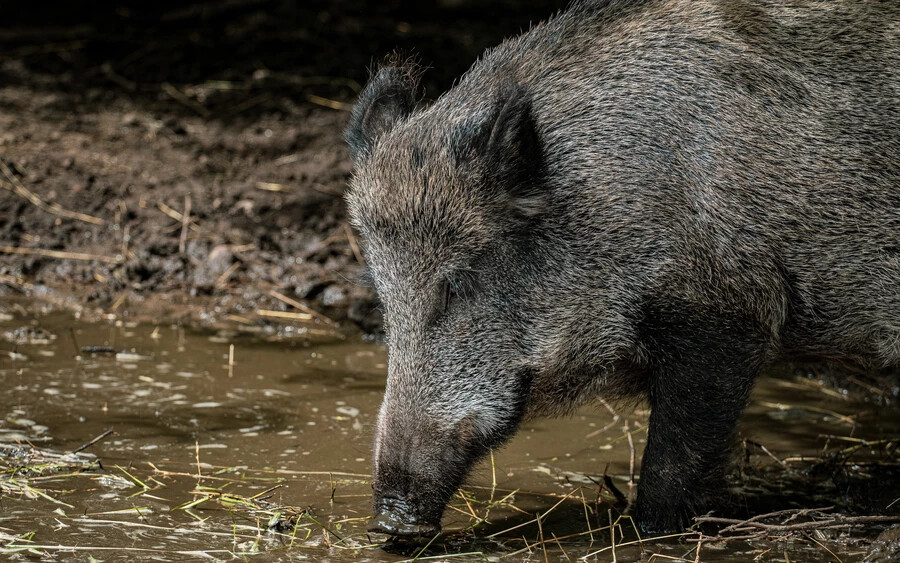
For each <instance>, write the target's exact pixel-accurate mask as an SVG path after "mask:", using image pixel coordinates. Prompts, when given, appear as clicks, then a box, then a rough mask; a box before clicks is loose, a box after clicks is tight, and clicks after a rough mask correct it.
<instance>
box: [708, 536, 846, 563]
mask: <svg viewBox="0 0 900 563" xmlns="http://www.w3.org/2000/svg"><path fill="white" fill-rule="evenodd" d="M803 535H804V536H806V538H807V539H810V540H812V541H813V542H815V543H816V544H818V546H819V547H821V548H822V549H824V550H825V551H827V552H828V553H830V554H831V556H832V557H834V559H835V561H837V562H838V563H844V562H843V560H841V558H840V557H838V556H837V555H835V554H834V552H833V551H831V550H830V549H828V548H827V547H825V544H823V543H822V542H820V541H819V540H817V539H816V538H814V537H812V536H811V535H809V534H803ZM697 545H698V547H699V545H700V544H697Z"/></svg>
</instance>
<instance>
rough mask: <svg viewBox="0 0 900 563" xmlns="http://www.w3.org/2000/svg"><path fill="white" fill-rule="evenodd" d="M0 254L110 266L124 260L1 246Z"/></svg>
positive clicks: (77, 253)
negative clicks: (80, 261) (103, 263)
mask: <svg viewBox="0 0 900 563" xmlns="http://www.w3.org/2000/svg"><path fill="white" fill-rule="evenodd" d="M0 252H2V253H5V254H29V255H35V256H45V257H47V258H59V259H61V260H87V261H89V262H91V261H96V262H106V263H108V264H120V263H121V262H122V259H121V258H120V257H115V256H103V255H100V254H87V253H84V252H64V251H62V250H47V249H44V248H20V247H16V246H0Z"/></svg>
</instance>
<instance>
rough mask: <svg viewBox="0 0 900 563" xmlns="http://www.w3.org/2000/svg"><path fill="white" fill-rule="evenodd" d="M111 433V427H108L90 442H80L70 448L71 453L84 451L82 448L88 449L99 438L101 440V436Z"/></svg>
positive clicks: (104, 436)
mask: <svg viewBox="0 0 900 563" xmlns="http://www.w3.org/2000/svg"><path fill="white" fill-rule="evenodd" d="M112 433H113V430H112V428H110V429H109V430H107V431H106V432H104V433H103V434H100V435H99V436H97V437H96V438H94V439H93V440H91V441H90V442H87V443H85V444H82V445H81V446H79V447H78V448H76V449H74V450H72V453H73V454H77V453H78V452H81V451H84V450H86V449H88V448H89V447H91V446H93V445H94V444H96V443H97V442H99V441H100V440H102V439H103V438H106V437H107V436H109V435H110V434H112Z"/></svg>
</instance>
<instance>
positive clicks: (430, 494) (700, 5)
mask: <svg viewBox="0 0 900 563" xmlns="http://www.w3.org/2000/svg"><path fill="white" fill-rule="evenodd" d="M898 34H900V4H898V3H896V2H834V3H831V2H814V1H810V2H789V3H783V2H774V1H742V0H721V1H713V0H699V1H698V0H644V1H624V0H620V1H616V0H608V1H593V2H592V1H576V2H575V3H574V4H573V5H572V6H571V7H570V8H569V9H568V10H567V11H565V12H563V13H561V14H559V15H557V16H556V17H554V18H552V19H551V20H549V21H547V22H545V23H542V24H539V25H536V26H535V27H533V28H532V29H531V30H530V31H528V32H526V33H524V34H523V35H521V36H519V37H515V38H512V39H508V40H506V41H505V42H504V43H502V44H501V45H500V46H498V47H496V48H493V49H491V50H489V51H487V52H486V53H485V54H484V56H483V57H482V58H481V59H480V60H478V61H477V62H476V63H475V64H474V65H473V66H472V67H471V69H470V70H469V71H468V72H467V73H466V74H465V75H464V76H463V77H462V78H461V79H460V80H459V82H458V83H457V84H456V85H455V86H454V87H453V88H452V89H450V90H449V91H447V92H446V93H444V94H443V95H441V96H440V97H439V98H438V99H437V100H435V101H434V102H433V103H430V104H425V103H422V101H421V91H420V86H419V75H420V73H419V70H418V69H417V67H416V66H415V65H414V64H412V63H409V62H404V61H402V60H400V59H397V58H395V59H394V60H392V61H389V62H388V63H387V64H385V65H382V67H381V68H380V69H378V70H377V72H376V73H374V76H373V77H372V78H371V80H370V82H369V84H368V85H367V86H366V88H365V90H364V91H363V92H362V94H361V95H360V98H359V101H358V103H357V105H356V107H355V109H354V110H353V113H352V116H351V120H350V125H349V128H348V130H347V133H346V136H347V140H348V142H349V145H350V152H351V157H352V160H353V163H354V170H355V171H354V176H353V179H352V182H351V186H350V188H349V190H348V193H347V196H346V199H347V204H348V208H349V213H350V216H351V220H352V223H353V225H354V226H355V228H356V229H358V230H359V232H360V233H361V235H362V239H363V240H364V241H365V256H366V259H367V262H368V264H369V266H370V269H371V274H372V278H373V280H374V286H375V289H376V291H377V293H378V295H379V297H380V299H381V301H382V303H383V309H384V318H385V327H386V332H387V335H388V355H389V362H388V380H387V387H386V390H385V395H384V402H383V404H382V406H381V409H380V411H379V414H378V420H377V427H376V433H375V447H374V473H373V479H374V481H373V488H374V509H375V514H376V517H375V519H374V521H373V524H372V529H373V530H378V531H382V532H387V533H390V534H394V535H412V536H416V535H426V536H427V535H432V534H434V533H436V532H438V531H439V530H440V521H441V517H442V513H443V511H444V508H445V505H446V503H447V502H448V501H449V499H450V498H451V496H452V494H453V493H454V491H455V490H456V489H457V487H458V486H459V485H460V484H461V482H462V481H463V479H464V477H465V476H466V474H467V472H468V471H469V470H470V468H471V467H472V466H473V464H475V463H476V461H477V460H479V458H481V457H482V456H483V455H485V453H486V452H488V450H489V449H490V448H494V447H497V446H500V445H501V444H503V443H504V442H506V441H507V440H508V439H509V438H510V437H511V436H513V434H514V433H515V432H516V430H517V428H518V427H519V426H520V424H521V422H522V420H523V419H526V418H528V417H535V416H544V415H561V414H565V413H569V412H571V411H572V410H573V409H575V408H577V407H579V406H581V405H584V404H586V403H590V402H592V401H595V400H596V399H597V398H598V397H605V398H608V399H619V398H624V397H635V396H644V397H646V399H647V400H648V402H649V405H650V407H651V415H650V421H649V434H648V438H647V444H646V450H645V452H644V455H643V462H642V467H641V475H640V483H639V487H638V496H637V501H636V506H635V512H636V518H637V519H638V521H639V523H640V526H641V527H642V528H643V530H644V531H646V532H664V531H669V530H676V529H679V528H681V527H682V526H684V525H685V524H687V523H688V522H689V521H690V518H691V517H692V516H693V515H696V514H698V513H699V512H701V511H704V510H706V509H707V508H708V507H709V506H710V499H711V495H712V493H714V492H715V491H716V489H717V487H719V485H720V482H721V479H722V477H723V473H724V469H723V468H724V467H725V465H726V462H727V461H728V456H729V452H730V448H729V445H730V442H731V441H732V439H733V436H734V433H735V426H736V423H737V421H738V418H739V416H740V413H741V410H742V408H743V407H744V406H745V404H746V402H747V399H748V395H749V393H750V390H751V387H752V385H753V381H754V379H755V378H756V376H757V375H758V374H759V373H760V370H761V369H762V368H763V367H764V366H766V365H767V364H769V363H770V362H772V361H773V360H776V359H778V358H782V357H785V356H787V355H790V354H795V353H802V354H804V355H814V356H827V357H840V358H849V359H852V360H859V361H862V362H866V363H868V364H870V365H876V366H883V365H889V364H896V363H898V362H900V49H898ZM585 469H588V468H585Z"/></svg>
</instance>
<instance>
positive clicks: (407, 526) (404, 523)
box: [369, 496, 441, 538]
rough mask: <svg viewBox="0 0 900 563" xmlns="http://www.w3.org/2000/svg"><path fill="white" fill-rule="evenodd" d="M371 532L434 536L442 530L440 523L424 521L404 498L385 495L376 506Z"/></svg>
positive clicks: (407, 535) (370, 526)
mask: <svg viewBox="0 0 900 563" xmlns="http://www.w3.org/2000/svg"><path fill="white" fill-rule="evenodd" d="M369 531H370V532H379V533H383V534H390V535H392V536H404V537H410V538H412V537H432V536H434V535H435V534H437V533H439V532H440V531H441V526H440V524H439V523H430V522H424V521H423V520H422V518H420V516H419V515H418V514H417V513H416V512H415V511H414V510H412V507H411V505H410V504H409V503H408V502H407V501H406V500H404V499H402V498H398V497H395V496H384V497H381V498H380V499H379V500H378V503H377V504H376V506H375V516H374V517H373V518H372V521H371V523H370V524H369Z"/></svg>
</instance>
